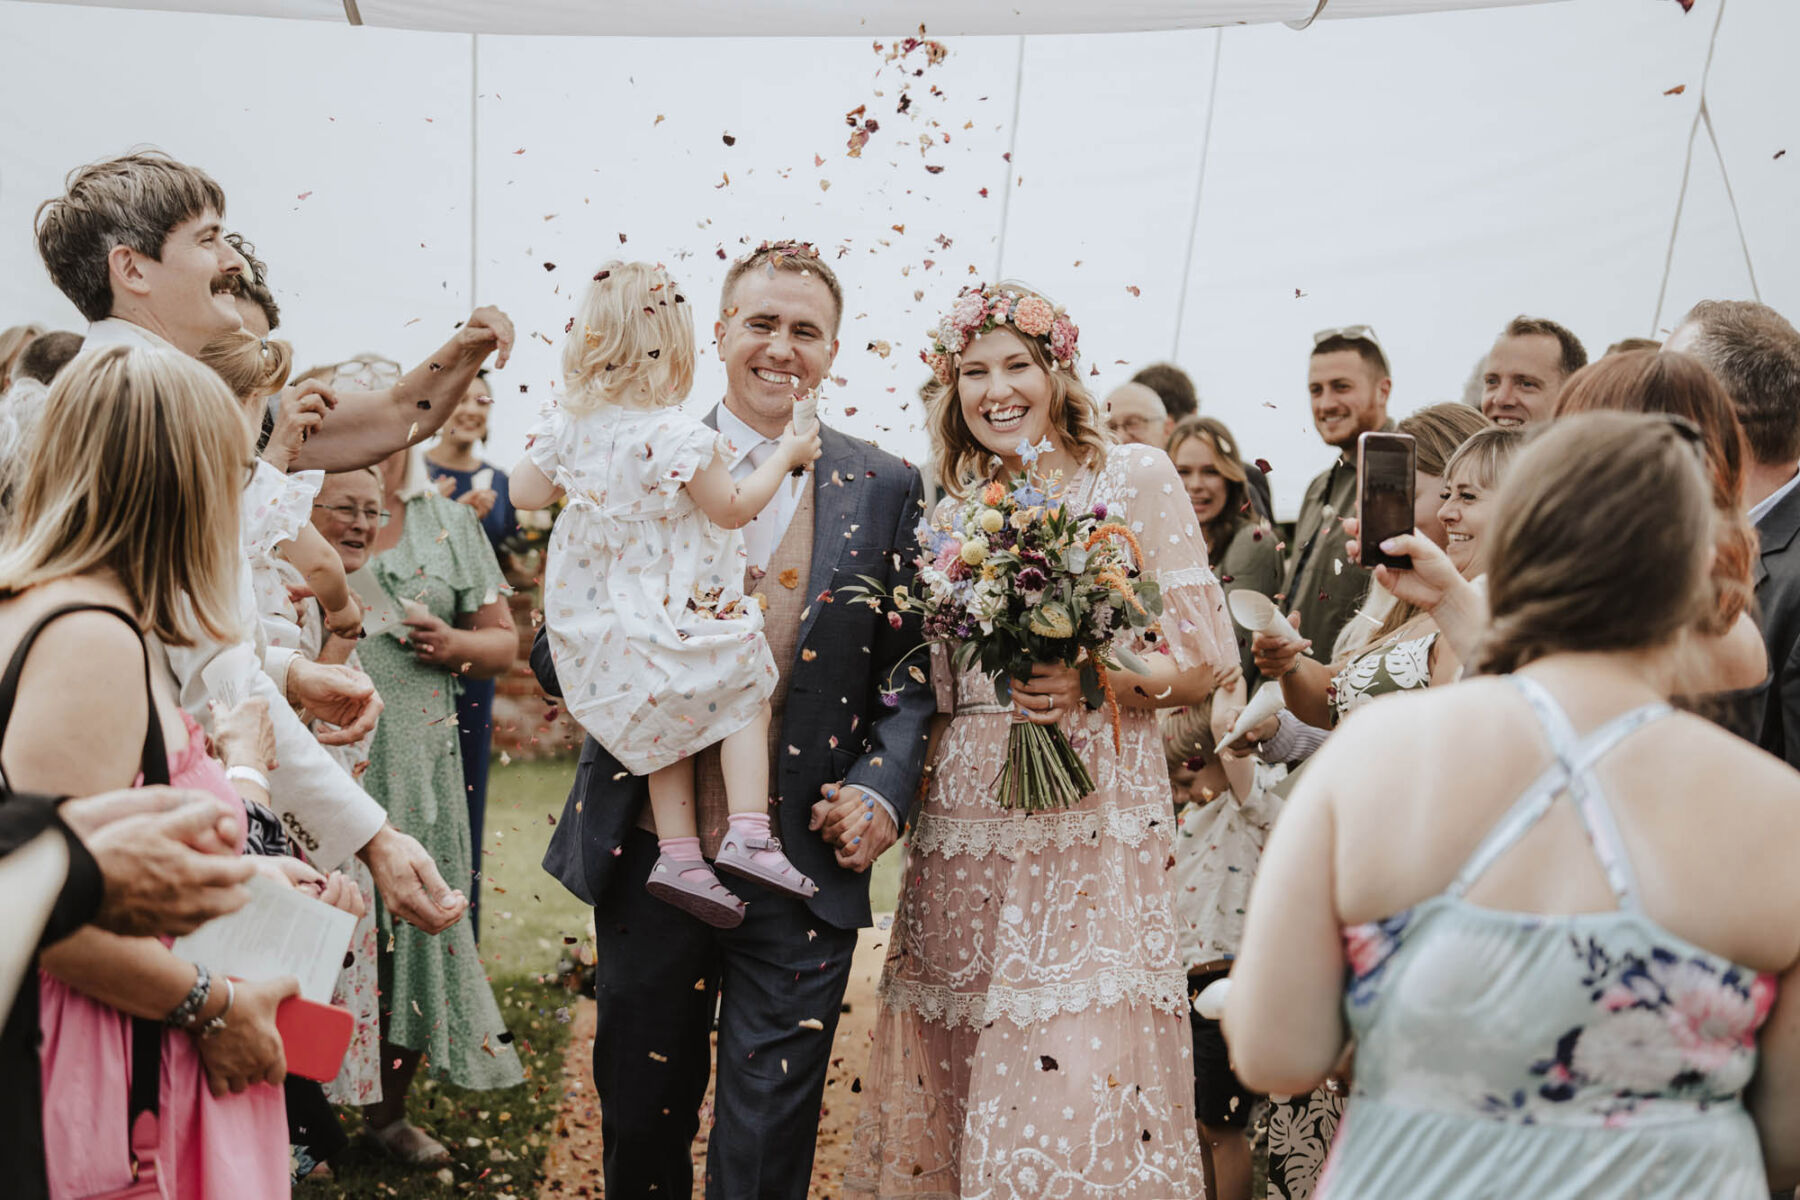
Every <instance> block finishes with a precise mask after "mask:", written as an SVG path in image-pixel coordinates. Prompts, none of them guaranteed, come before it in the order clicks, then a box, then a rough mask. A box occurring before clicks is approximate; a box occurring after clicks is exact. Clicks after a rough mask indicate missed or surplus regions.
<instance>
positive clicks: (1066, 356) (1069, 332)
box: [1050, 316, 1081, 363]
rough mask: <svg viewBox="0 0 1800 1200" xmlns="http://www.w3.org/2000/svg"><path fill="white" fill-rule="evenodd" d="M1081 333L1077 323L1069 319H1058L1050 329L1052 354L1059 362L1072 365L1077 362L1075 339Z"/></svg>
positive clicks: (1063, 317)
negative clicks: (1076, 325)
mask: <svg viewBox="0 0 1800 1200" xmlns="http://www.w3.org/2000/svg"><path fill="white" fill-rule="evenodd" d="M1080 333H1081V330H1079V329H1077V328H1076V327H1075V322H1073V321H1071V320H1069V318H1068V317H1066V316H1060V317H1057V318H1056V323H1055V324H1053V325H1052V326H1051V327H1050V353H1051V354H1052V355H1054V356H1055V358H1056V361H1057V362H1060V363H1072V362H1074V361H1075V339H1076V338H1077V337H1078V336H1079V335H1080Z"/></svg>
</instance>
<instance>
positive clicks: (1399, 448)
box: [1356, 432, 1418, 571]
mask: <svg viewBox="0 0 1800 1200" xmlns="http://www.w3.org/2000/svg"><path fill="white" fill-rule="evenodd" d="M1415 461H1416V457H1415V448H1414V445H1413V439H1412V438H1411V437H1409V436H1407V435H1406V434H1404V433H1373V432H1371V433H1365V434H1363V435H1362V436H1361V437H1359V438H1358V439H1357V440H1356V512H1357V518H1358V520H1359V521H1360V522H1361V526H1362V528H1361V533H1362V537H1361V539H1360V541H1361V543H1362V545H1361V550H1362V555H1361V561H1362V565H1363V566H1365V567H1391V568H1393V569H1394V570H1396V571H1410V570H1412V559H1411V558H1410V557H1408V556H1407V555H1404V554H1387V553H1385V552H1383V551H1382V549H1381V543H1383V542H1385V541H1387V539H1389V538H1391V537H1399V536H1400V535H1402V534H1408V533H1411V532H1412V531H1413V489H1414V486H1415V481H1416V480H1417V478H1418V475H1417V470H1416V467H1415Z"/></svg>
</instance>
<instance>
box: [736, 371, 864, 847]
mask: <svg viewBox="0 0 1800 1200" xmlns="http://www.w3.org/2000/svg"><path fill="white" fill-rule="evenodd" d="M716 419H717V421H718V423H719V432H720V433H722V434H724V435H725V440H726V441H728V442H730V443H731V448H732V451H733V453H734V454H735V455H736V457H735V458H733V459H732V460H731V477H732V478H733V479H735V480H737V481H738V482H740V483H741V482H743V480H744V479H746V478H748V477H749V475H750V473H751V472H752V471H754V470H756V468H758V467H760V466H762V465H763V464H764V463H766V462H768V461H769V455H771V454H773V453H775V447H776V446H778V445H780V444H781V440H780V439H779V438H770V437H764V436H763V435H762V434H760V433H758V432H756V430H754V429H752V428H750V426H748V425H746V424H745V423H744V421H743V419H742V418H740V417H739V416H738V415H737V414H736V413H734V412H732V411H731V410H730V409H729V408H726V407H725V406H724V405H723V404H721V405H719V408H718V415H717V418H716ZM812 483H813V481H812V479H811V478H810V477H808V476H804V475H803V476H801V477H800V478H799V479H786V480H783V481H782V483H781V486H780V487H778V488H776V489H775V498H774V499H772V500H770V501H769V503H768V504H767V505H765V506H764V507H763V510H762V511H761V512H759V513H757V514H756V516H755V517H754V518H753V519H752V520H751V522H750V523H749V524H748V525H746V526H744V553H745V554H746V555H748V556H749V560H750V561H749V566H750V568H751V569H752V570H754V571H757V572H758V573H762V572H766V571H767V570H768V569H769V560H770V559H772V558H774V557H775V549H776V547H778V546H780V545H781V539H782V538H784V537H786V536H787V531H788V526H789V525H792V524H793V523H794V513H795V512H796V511H797V510H798V509H799V507H800V496H801V494H802V489H805V488H808V487H811V486H812ZM808 557H809V558H810V557H811V553H810V550H809V552H808ZM778 665H779V664H778ZM863 794H864V795H865V796H868V797H870V798H871V799H873V800H874V801H875V803H877V804H879V805H881V807H882V808H883V809H885V810H887V815H888V817H889V819H891V820H892V821H893V822H894V828H895V829H896V830H898V829H899V828H900V813H899V810H898V809H896V808H895V807H894V805H893V803H892V802H891V801H890V800H889V799H888V798H887V797H886V796H883V795H882V794H881V793H880V792H877V791H875V790H874V789H873V788H864V789H863Z"/></svg>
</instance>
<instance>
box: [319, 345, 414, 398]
mask: <svg viewBox="0 0 1800 1200" xmlns="http://www.w3.org/2000/svg"><path fill="white" fill-rule="evenodd" d="M331 382H332V383H334V384H337V383H354V384H357V385H360V386H363V387H366V388H368V389H369V390H371V391H373V390H375V389H377V388H384V387H392V386H393V385H394V384H396V383H399V382H400V364H399V363H397V362H395V361H394V360H393V359H391V358H382V357H380V356H379V355H374V354H365V355H362V356H361V357H360V358H347V359H345V360H344V361H343V362H341V363H339V364H337V366H335V367H333V368H331Z"/></svg>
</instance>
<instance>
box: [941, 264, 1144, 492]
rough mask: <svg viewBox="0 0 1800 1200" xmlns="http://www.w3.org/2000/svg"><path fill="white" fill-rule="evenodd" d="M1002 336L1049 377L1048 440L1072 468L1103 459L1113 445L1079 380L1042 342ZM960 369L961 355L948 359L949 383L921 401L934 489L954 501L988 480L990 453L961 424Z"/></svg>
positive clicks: (1022, 290) (1014, 288)
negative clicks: (1059, 446) (1055, 441)
mask: <svg viewBox="0 0 1800 1200" xmlns="http://www.w3.org/2000/svg"><path fill="white" fill-rule="evenodd" d="M999 286H1000V287H1001V288H1002V289H1003V290H1005V291H1007V292H1016V293H1018V295H1019V296H1021V297H1025V296H1035V297H1037V298H1038V299H1040V300H1043V301H1044V302H1045V303H1046V304H1051V303H1052V302H1051V300H1050V298H1049V297H1048V296H1045V295H1044V294H1043V293H1042V292H1038V291H1035V290H1033V289H1031V288H1028V287H1026V286H1025V285H1024V284H1021V283H1011V282H1008V283H1003V284H1001V285H999ZM1052 306H1053V307H1054V305H1052ZM1007 332H1008V333H1011V334H1013V336H1015V337H1017V338H1018V339H1019V343H1020V344H1021V345H1023V346H1024V347H1025V352H1026V353H1027V354H1029V355H1031V361H1032V362H1034V363H1036V364H1037V365H1038V368H1039V369H1040V370H1042V371H1043V372H1044V373H1045V374H1046V375H1048V376H1049V377H1050V429H1051V431H1052V434H1053V436H1056V437H1057V438H1059V439H1060V440H1061V441H1062V443H1063V445H1064V446H1065V447H1067V449H1068V450H1069V452H1070V453H1071V454H1073V455H1074V456H1075V459H1076V461H1077V462H1080V463H1084V464H1085V463H1089V462H1093V461H1096V460H1098V459H1103V458H1104V457H1105V456H1106V448H1107V447H1108V446H1109V445H1111V444H1112V440H1111V438H1110V437H1109V436H1108V435H1107V432H1106V427H1105V426H1104V425H1103V424H1101V421H1100V405H1099V403H1098V402H1097V401H1096V400H1095V399H1094V394H1093V393H1092V392H1090V391H1088V389H1087V384H1085V383H1083V382H1082V381H1081V376H1080V375H1079V374H1077V373H1076V372H1075V371H1065V370H1063V369H1062V368H1060V367H1058V366H1057V365H1056V360H1055V359H1053V358H1051V357H1050V348H1049V347H1048V346H1046V345H1045V344H1044V339H1043V338H1036V337H1028V336H1026V335H1024V334H1021V333H1018V332H1017V331H1016V330H1013V329H1010V328H1009V329H1007ZM961 365H962V355H961V354H954V355H951V357H950V382H949V383H936V382H935V381H934V382H933V384H932V387H931V391H930V394H929V396H928V398H927V400H926V412H927V413H928V414H929V417H930V420H929V421H928V423H927V427H928V428H929V429H930V431H931V443H932V450H933V452H934V453H935V455H936V458H937V473H938V483H939V484H941V485H942V486H943V489H944V491H945V492H946V493H948V494H949V495H951V496H956V497H960V496H962V495H963V494H964V493H965V492H966V491H967V490H968V488H969V485H970V484H972V483H975V482H977V481H978V480H981V479H985V478H987V476H988V472H989V470H990V464H991V463H992V461H993V458H994V452H993V451H992V450H989V449H988V448H987V447H986V446H984V445H982V444H981V441H980V439H978V438H977V437H976V436H975V434H974V433H973V431H971V430H970V429H969V423H968V422H967V421H965V420H964V419H963V412H962V395H961V393H960V392H959V391H958V387H959V380H960V378H961V375H960V372H959V370H958V368H959V367H960V366H961Z"/></svg>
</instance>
